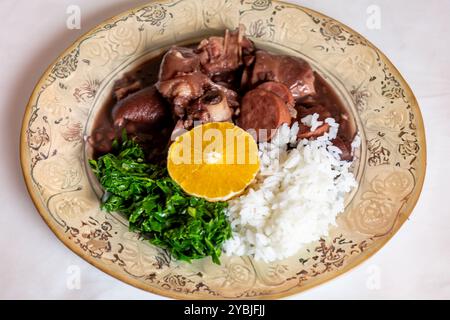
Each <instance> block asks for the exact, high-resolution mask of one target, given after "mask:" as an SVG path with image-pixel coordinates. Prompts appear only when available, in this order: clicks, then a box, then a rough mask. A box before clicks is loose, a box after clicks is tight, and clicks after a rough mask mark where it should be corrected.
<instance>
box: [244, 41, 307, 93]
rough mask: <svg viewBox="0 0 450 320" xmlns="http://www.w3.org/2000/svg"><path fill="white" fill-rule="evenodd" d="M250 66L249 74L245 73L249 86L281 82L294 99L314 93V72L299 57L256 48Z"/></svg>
mask: <svg viewBox="0 0 450 320" xmlns="http://www.w3.org/2000/svg"><path fill="white" fill-rule="evenodd" d="M251 67H253V68H252V70H251V71H250V73H251V75H246V77H247V78H248V80H249V82H250V85H251V86H253V85H256V84H258V83H261V82H265V81H276V82H281V83H283V84H285V85H286V86H287V87H288V88H289V90H290V91H291V93H292V96H293V97H294V99H298V98H302V97H304V96H307V95H311V94H314V93H315V88H314V72H313V70H312V69H311V66H310V65H309V64H308V63H307V62H306V61H305V60H303V59H301V58H298V57H291V56H285V55H275V54H271V53H268V52H267V51H264V50H258V51H256V57H255V62H254V65H253V66H251ZM247 72H249V71H247Z"/></svg>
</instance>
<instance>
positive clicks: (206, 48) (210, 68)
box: [196, 25, 254, 76]
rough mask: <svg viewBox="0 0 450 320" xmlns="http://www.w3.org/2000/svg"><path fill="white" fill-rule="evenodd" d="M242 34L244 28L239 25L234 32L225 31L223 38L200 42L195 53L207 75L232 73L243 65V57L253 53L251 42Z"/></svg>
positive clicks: (210, 38) (211, 38) (212, 38)
mask: <svg viewBox="0 0 450 320" xmlns="http://www.w3.org/2000/svg"><path fill="white" fill-rule="evenodd" d="M244 32H245V28H244V26H242V25H240V26H239V28H237V29H236V30H234V31H229V30H225V36H224V37H209V38H208V39H204V40H202V41H201V42H200V44H199V45H198V47H197V50H196V52H197V53H198V55H199V57H200V64H201V66H202V69H203V71H204V72H205V73H206V74H207V75H209V76H213V75H217V74H222V73H226V72H230V71H234V70H236V69H237V68H238V67H239V66H241V65H242V64H243V57H245V56H246V55H248V54H250V53H252V52H253V51H254V45H253V42H252V41H250V40H249V39H247V38H246V37H245V36H244Z"/></svg>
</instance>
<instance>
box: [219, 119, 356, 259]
mask: <svg viewBox="0 0 450 320" xmlns="http://www.w3.org/2000/svg"><path fill="white" fill-rule="evenodd" d="M308 117H310V118H309V119H302V120H301V122H302V123H303V124H305V125H308V126H311V127H313V126H314V127H318V126H320V124H319V125H317V122H318V117H315V116H314V115H313V116H308ZM305 118H306V117H305ZM303 120H304V121H303ZM325 122H326V123H328V124H329V125H330V130H329V131H328V133H325V134H324V135H323V136H322V137H319V138H317V139H316V140H311V141H309V140H306V139H303V140H301V141H296V137H297V132H298V130H299V126H298V123H294V124H293V125H292V127H291V128H289V127H288V126H287V125H283V126H282V127H281V128H279V129H278V131H277V133H276V135H275V136H274V137H273V138H272V140H271V142H270V143H266V142H265V143H260V144H259V156H260V159H261V170H260V172H259V173H258V175H257V178H256V181H255V182H254V183H253V185H252V186H251V187H250V188H249V190H248V192H247V193H246V194H245V195H242V196H240V197H239V198H236V199H233V200H231V201H229V209H228V212H227V214H228V217H229V219H230V222H231V227H232V230H233V238H232V239H230V240H228V241H226V242H225V244H224V251H225V252H226V253H227V254H228V255H238V256H243V255H251V256H254V257H255V259H256V260H262V261H266V262H271V261H275V260H280V259H284V258H287V257H290V256H292V255H294V254H295V253H296V252H298V251H299V250H300V249H301V248H302V247H303V246H305V245H306V244H308V243H310V242H312V241H316V240H318V239H320V238H321V237H323V236H326V235H327V234H328V230H329V228H330V226H331V225H333V224H335V221H336V216H337V215H338V214H339V213H340V212H342V211H343V210H344V196H345V194H346V193H347V192H349V191H350V190H351V189H352V188H353V187H355V186H356V181H355V178H354V176H353V174H352V173H351V172H350V171H349V167H350V165H351V163H350V162H347V161H341V160H340V157H339V154H340V152H341V150H339V149H338V148H336V147H334V146H333V145H332V144H331V142H330V140H332V139H334V138H335V137H336V134H337V129H338V126H339V125H338V124H337V123H336V122H335V121H334V119H331V118H327V119H325ZM322 123H323V122H322ZM312 129H313V128H311V130H312ZM289 145H290V146H291V147H294V148H293V149H290V150H288V146H289Z"/></svg>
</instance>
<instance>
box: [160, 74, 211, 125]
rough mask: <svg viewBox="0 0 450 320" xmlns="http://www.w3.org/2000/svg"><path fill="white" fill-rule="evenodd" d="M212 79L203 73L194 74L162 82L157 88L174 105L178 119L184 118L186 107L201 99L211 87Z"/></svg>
mask: <svg viewBox="0 0 450 320" xmlns="http://www.w3.org/2000/svg"><path fill="white" fill-rule="evenodd" d="M211 85H212V84H211V79H209V78H208V77H207V76H206V75H205V74H203V73H201V72H192V73H189V74H185V75H181V76H178V77H175V78H173V79H170V80H165V81H160V82H158V83H157V85H156V86H157V88H158V90H159V92H160V93H161V95H162V96H163V97H165V98H167V99H168V100H169V101H170V102H171V103H172V104H173V110H174V112H175V114H176V116H178V117H183V116H184V114H185V107H186V106H187V105H188V104H189V103H190V102H191V101H193V100H195V99H197V98H199V97H201V96H202V95H203V93H204V92H205V89H207V88H209V87H211Z"/></svg>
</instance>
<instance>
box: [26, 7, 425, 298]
mask: <svg viewBox="0 0 450 320" xmlns="http://www.w3.org/2000/svg"><path fill="white" fill-rule="evenodd" d="M167 2H170V0H153V1H149V2H148V3H146V4H144V5H141V6H137V7H133V8H131V9H128V10H125V11H122V12H120V13H118V14H116V15H114V16H112V17H110V18H108V19H105V20H103V21H102V22H101V23H99V24H97V25H96V26H95V27H93V28H91V29H90V30H89V31H87V32H85V33H84V34H82V35H81V36H79V37H78V38H77V39H76V40H75V41H74V42H73V43H72V44H71V45H70V46H68V47H67V48H66V49H65V50H64V51H63V52H61V53H60V54H59V55H58V56H57V57H56V58H55V59H54V60H53V62H52V63H51V64H50V65H49V66H48V67H47V68H46V70H45V71H44V73H43V74H42V76H41V77H40V78H39V80H38V82H37V84H36V85H35V87H34V89H33V91H32V93H31V95H30V98H29V99H28V102H27V105H26V109H25V112H24V116H23V118H22V126H21V131H20V147H19V157H20V163H21V168H22V175H23V178H24V181H25V185H26V188H27V191H28V193H29V195H30V197H31V200H32V202H33V203H34V206H35V207H36V209H37V211H38V213H39V214H40V216H41V217H42V219H43V220H44V222H45V223H46V224H47V226H48V227H49V228H50V230H52V232H53V233H54V234H55V236H56V237H57V238H58V239H59V240H60V241H61V242H62V243H63V244H64V245H65V246H66V247H67V248H69V249H70V250H71V251H73V252H74V253H75V254H77V255H78V256H79V257H80V258H82V259H83V260H85V261H87V262H88V263H89V264H91V265H92V266H94V267H96V268H97V269H99V270H101V271H103V272H104V273H106V274H108V275H109V276H111V277H114V278H116V279H119V280H121V281H122V282H124V283H127V284H129V285H132V286H134V287H136V288H139V289H141V290H144V291H147V292H150V293H153V294H157V295H161V296H164V297H167V298H175V299H188V298H189V299H195V300H197V299H202V297H200V296H196V295H194V296H190V297H187V296H186V295H185V294H183V293H179V292H174V291H169V290H163V289H159V288H156V287H149V286H145V285H144V284H142V283H141V282H139V281H138V280H137V279H134V278H132V277H127V276H125V275H123V274H120V273H119V272H117V271H114V270H111V269H109V268H108V267H107V266H105V265H103V264H102V263H100V262H99V260H97V259H95V258H94V257H92V256H91V255H88V254H86V253H85V252H84V251H83V250H82V249H81V248H80V247H78V246H77V245H76V244H74V243H73V242H71V241H68V239H67V238H65V237H64V236H63V233H61V232H60V231H59V230H58V229H57V228H56V227H55V226H53V225H52V223H50V221H49V219H50V217H49V216H48V214H47V209H46V207H45V206H44V205H43V204H42V203H41V200H40V199H39V198H38V195H37V194H36V191H35V190H34V186H33V183H32V181H31V177H30V176H29V175H27V172H28V171H29V170H28V169H27V168H26V166H25V164H26V161H27V160H26V157H27V155H26V148H27V137H26V130H27V121H26V120H29V119H30V115H31V111H32V104H33V100H34V99H35V97H36V95H38V93H39V90H40V89H41V87H42V85H43V84H44V82H45V79H46V78H47V77H48V76H49V74H50V73H51V70H52V68H53V67H54V66H55V64H56V63H57V62H58V61H59V60H60V59H61V58H62V57H64V56H65V55H67V54H68V53H69V52H71V51H72V50H73V49H75V48H76V46H77V45H78V44H79V43H80V42H81V41H82V40H83V39H85V38H87V37H89V36H90V35H92V34H94V33H95V32H96V31H97V30H99V29H101V28H102V27H103V26H105V25H107V24H108V23H112V22H114V21H116V20H117V19H118V18H120V17H122V16H126V15H128V14H130V13H132V12H134V11H138V10H140V9H142V8H145V7H148V6H149V5H150V4H158V3H159V4H164V3H167ZM271 2H272V3H277V4H285V5H289V6H291V7H295V8H298V9H303V10H306V11H309V12H312V13H314V14H315V15H317V16H319V17H321V18H324V19H330V20H332V21H336V22H338V23H339V24H340V25H341V26H343V27H344V28H346V29H347V30H348V31H350V32H351V33H353V34H355V35H357V36H359V37H361V38H362V39H364V41H366V43H367V45H368V46H369V47H371V48H372V49H373V50H375V51H376V52H377V53H378V54H379V55H380V57H381V58H383V60H384V62H385V63H386V64H387V66H389V68H391V70H392V71H393V74H394V75H395V76H396V77H398V78H399V79H401V80H402V85H403V87H404V89H405V91H406V92H408V94H409V96H410V97H411V109H412V111H414V115H415V116H416V117H417V133H418V138H421V141H422V143H421V145H420V147H421V150H420V151H419V152H418V155H420V156H421V158H422V159H423V165H424V167H423V172H421V174H420V175H418V176H417V178H418V179H417V181H416V190H415V192H414V193H415V194H414V197H412V198H411V199H410V200H409V201H410V205H411V209H410V210H409V212H407V214H404V215H402V216H400V217H399V218H398V220H399V221H398V229H397V230H395V232H391V233H389V235H387V236H386V237H385V238H384V239H383V241H380V242H379V243H377V244H376V245H374V246H372V247H370V249H369V250H368V251H366V254H365V255H359V256H357V257H356V258H355V260H354V261H353V262H352V263H351V264H347V265H346V266H344V267H343V268H340V269H339V270H337V271H335V272H333V273H331V272H330V273H327V274H326V275H323V277H322V278H321V279H319V280H318V281H316V282H314V283H311V282H309V283H306V284H304V285H302V286H301V287H300V286H298V287H296V288H294V289H292V288H291V289H289V290H287V291H285V292H280V293H275V294H269V295H260V296H256V297H252V298H247V299H261V300H267V299H279V298H284V297H287V296H292V295H294V294H299V293H301V292H303V291H305V290H308V289H310V288H312V287H317V286H319V285H322V284H324V283H326V282H328V281H329V280H332V279H334V278H337V277H339V276H341V275H343V274H344V273H347V272H348V271H349V270H352V269H354V268H356V267H359V266H361V264H362V263H363V262H365V261H366V260H368V259H369V258H371V257H372V256H373V255H374V254H375V253H376V252H378V251H379V250H380V249H381V248H382V247H384V246H385V245H386V243H388V242H389V241H390V239H391V238H392V237H393V236H394V235H395V234H396V233H397V232H398V230H399V229H400V228H401V226H402V225H403V224H404V222H405V221H406V220H407V219H408V218H409V216H410V215H411V214H412V212H413V210H414V208H415V206H416V205H417V202H418V200H419V198H420V194H421V192H422V190H423V185H424V180H425V176H426V167H427V152H426V150H427V145H426V137H425V127H424V122H423V117H422V113H421V111H420V107H419V103H418V101H417V98H416V97H415V95H414V93H413V91H412V89H411V87H410V86H409V84H408V83H407V82H406V80H405V78H404V77H403V76H402V74H401V73H400V71H399V70H398V69H397V68H396V67H395V65H394V64H393V63H392V62H391V61H390V60H389V59H388V57H387V56H386V55H385V54H384V53H383V52H382V51H381V50H380V49H378V47H376V46H375V45H374V44H373V43H372V42H371V41H369V40H367V38H366V37H364V36H362V35H361V34H360V33H359V32H357V31H355V30H354V29H352V28H350V27H349V26H348V25H346V24H345V23H342V22H341V21H339V20H336V19H334V18H331V17H329V16H328V15H325V14H323V13H321V12H318V11H316V10H313V9H310V8H308V7H305V6H301V5H297V4H294V3H289V2H285V1H280V0H272V1H271ZM209 299H213V300H216V299H226V298H224V297H210V298H209Z"/></svg>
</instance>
